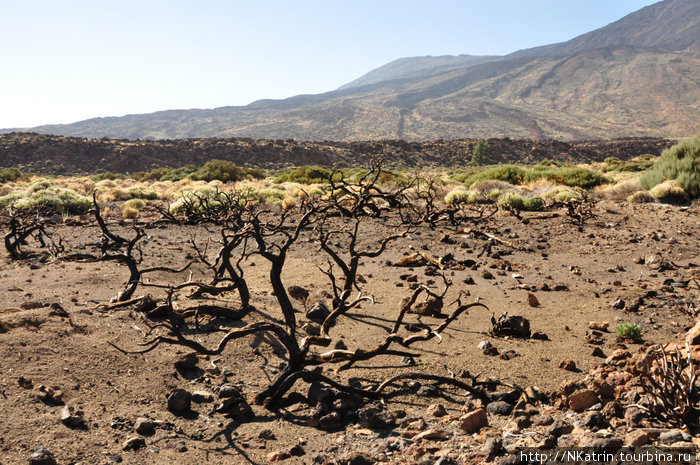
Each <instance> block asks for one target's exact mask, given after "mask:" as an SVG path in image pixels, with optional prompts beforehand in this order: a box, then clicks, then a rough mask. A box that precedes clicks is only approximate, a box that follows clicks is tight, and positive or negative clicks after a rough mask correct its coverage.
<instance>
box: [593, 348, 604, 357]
mask: <svg viewBox="0 0 700 465" xmlns="http://www.w3.org/2000/svg"><path fill="white" fill-rule="evenodd" d="M591 355H592V356H594V357H600V358H605V352H603V349H601V348H600V347H596V348H595V349H593V352H591Z"/></svg>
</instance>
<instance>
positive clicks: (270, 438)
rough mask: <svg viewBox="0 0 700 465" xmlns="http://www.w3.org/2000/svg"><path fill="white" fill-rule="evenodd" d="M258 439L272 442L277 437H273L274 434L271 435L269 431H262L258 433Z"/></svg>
mask: <svg viewBox="0 0 700 465" xmlns="http://www.w3.org/2000/svg"><path fill="white" fill-rule="evenodd" d="M258 438H260V439H266V440H268V441H274V440H275V439H277V436H275V433H273V432H272V430H271V429H264V430H262V431H260V433H258Z"/></svg>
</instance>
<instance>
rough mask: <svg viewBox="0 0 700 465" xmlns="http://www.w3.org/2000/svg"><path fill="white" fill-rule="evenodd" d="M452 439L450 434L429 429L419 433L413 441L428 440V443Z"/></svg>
mask: <svg viewBox="0 0 700 465" xmlns="http://www.w3.org/2000/svg"><path fill="white" fill-rule="evenodd" d="M449 438H450V434H449V433H448V432H447V431H445V430H441V429H428V430H425V431H423V432H422V433H419V434H417V435H415V436H413V441H414V442H418V441H422V440H427V441H444V440H446V439H449Z"/></svg>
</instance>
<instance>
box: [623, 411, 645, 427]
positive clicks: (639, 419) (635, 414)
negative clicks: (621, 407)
mask: <svg viewBox="0 0 700 465" xmlns="http://www.w3.org/2000/svg"><path fill="white" fill-rule="evenodd" d="M645 419H646V415H645V414H644V411H643V410H642V409H639V408H637V407H629V408H626V409H625V421H626V422H627V425H628V426H630V427H633V428H634V427H637V426H640V425H642V423H643V422H644V420H645Z"/></svg>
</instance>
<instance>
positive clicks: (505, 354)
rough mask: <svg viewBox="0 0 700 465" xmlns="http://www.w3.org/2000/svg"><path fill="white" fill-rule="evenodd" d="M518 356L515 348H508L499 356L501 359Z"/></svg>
mask: <svg viewBox="0 0 700 465" xmlns="http://www.w3.org/2000/svg"><path fill="white" fill-rule="evenodd" d="M517 356H518V353H517V352H515V351H514V350H506V351H505V352H503V353H502V354H501V355H499V356H498V358H500V359H501V360H510V359H512V358H515V357H517Z"/></svg>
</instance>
